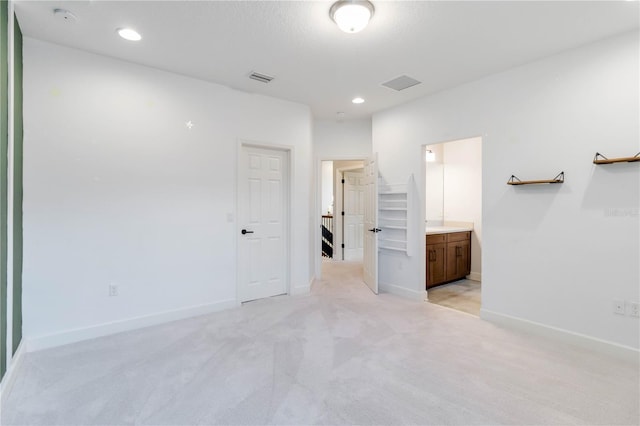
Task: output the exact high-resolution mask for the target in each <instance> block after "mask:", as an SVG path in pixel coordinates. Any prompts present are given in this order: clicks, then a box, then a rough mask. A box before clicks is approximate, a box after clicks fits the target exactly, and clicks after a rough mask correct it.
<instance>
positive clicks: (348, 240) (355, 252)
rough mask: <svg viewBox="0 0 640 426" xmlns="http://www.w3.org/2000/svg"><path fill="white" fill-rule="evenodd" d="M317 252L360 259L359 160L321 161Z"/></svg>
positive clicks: (361, 187) (361, 193) (361, 207)
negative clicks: (319, 235)
mask: <svg viewBox="0 0 640 426" xmlns="http://www.w3.org/2000/svg"><path fill="white" fill-rule="evenodd" d="M321 176H322V179H321V188H320V192H321V194H322V196H321V218H322V221H321V231H322V238H321V253H322V258H323V260H325V261H326V260H334V261H335V260H346V261H352V262H361V261H362V253H363V252H362V250H363V233H364V190H365V187H364V183H363V180H364V162H363V160H326V161H322V162H321Z"/></svg>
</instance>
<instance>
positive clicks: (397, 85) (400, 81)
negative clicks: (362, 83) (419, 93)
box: [382, 75, 421, 92]
mask: <svg viewBox="0 0 640 426" xmlns="http://www.w3.org/2000/svg"><path fill="white" fill-rule="evenodd" d="M420 83H421V82H420V81H418V80H416V79H415V78H411V77H409V76H408V75H401V76H400V77H398V78H394V79H393V80H389V81H387V82H386V83H382V85H383V86H384V87H388V88H389V89H393V90H397V91H398V92H399V91H401V90H404V89H408V88H409V87H412V86H415V85H416V84H420Z"/></svg>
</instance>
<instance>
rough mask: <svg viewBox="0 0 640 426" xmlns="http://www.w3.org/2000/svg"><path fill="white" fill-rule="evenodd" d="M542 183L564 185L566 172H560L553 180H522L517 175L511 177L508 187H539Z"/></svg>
mask: <svg viewBox="0 0 640 426" xmlns="http://www.w3.org/2000/svg"><path fill="white" fill-rule="evenodd" d="M541 183H564V172H560V173H558V174H557V175H556V177H554V178H553V179H542V180H520V179H519V178H518V177H517V176H516V175H511V177H510V178H509V181H508V182H507V185H537V184H541Z"/></svg>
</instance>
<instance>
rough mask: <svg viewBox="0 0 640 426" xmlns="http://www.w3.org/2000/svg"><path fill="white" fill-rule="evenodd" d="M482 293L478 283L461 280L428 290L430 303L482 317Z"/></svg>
mask: <svg viewBox="0 0 640 426" xmlns="http://www.w3.org/2000/svg"><path fill="white" fill-rule="evenodd" d="M480 291H481V284H480V282H478V281H471V280H459V281H454V282H452V283H449V284H443V285H439V286H437V287H432V288H430V289H429V290H427V296H428V298H429V302H431V303H435V304H436V305H440V306H446V307H447V308H451V309H455V310H457V311H462V312H466V313H468V314H471V315H475V316H480Z"/></svg>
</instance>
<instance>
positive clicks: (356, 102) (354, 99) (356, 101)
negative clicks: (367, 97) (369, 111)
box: [351, 98, 364, 104]
mask: <svg viewBox="0 0 640 426" xmlns="http://www.w3.org/2000/svg"><path fill="white" fill-rule="evenodd" d="M351 102H353V103H354V104H361V103H363V102H364V99H362V98H353V100H352V101H351Z"/></svg>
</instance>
